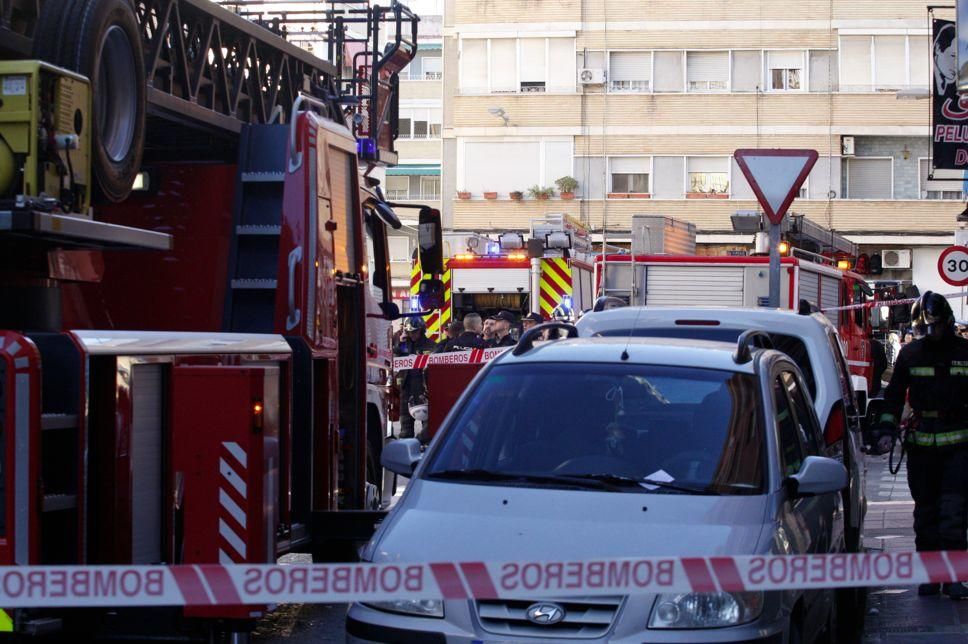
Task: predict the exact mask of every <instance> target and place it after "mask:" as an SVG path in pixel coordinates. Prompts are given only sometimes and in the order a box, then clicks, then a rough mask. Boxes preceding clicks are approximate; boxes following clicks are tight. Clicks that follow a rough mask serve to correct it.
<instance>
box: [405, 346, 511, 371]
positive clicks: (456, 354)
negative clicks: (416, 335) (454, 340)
mask: <svg viewBox="0 0 968 644" xmlns="http://www.w3.org/2000/svg"><path fill="white" fill-rule="evenodd" d="M509 348H510V347H496V348H493V349H470V350H469V351H449V352H447V353H421V354H418V355H415V356H403V357H402V358H394V359H393V370H394V371H402V370H404V369H423V368H424V367H427V366H428V365H432V364H483V363H485V362H490V361H491V360H493V359H494V358H496V357H498V356H499V355H501V354H502V353H504V352H505V351H507V350H508V349H509Z"/></svg>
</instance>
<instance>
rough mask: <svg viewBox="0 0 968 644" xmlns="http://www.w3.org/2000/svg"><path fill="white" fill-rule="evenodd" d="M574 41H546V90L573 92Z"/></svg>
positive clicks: (551, 39)
mask: <svg viewBox="0 0 968 644" xmlns="http://www.w3.org/2000/svg"><path fill="white" fill-rule="evenodd" d="M575 73H576V72H575V39H574V38H549V39H548V88H549V89H552V90H557V91H559V92H561V91H574V89H575Z"/></svg>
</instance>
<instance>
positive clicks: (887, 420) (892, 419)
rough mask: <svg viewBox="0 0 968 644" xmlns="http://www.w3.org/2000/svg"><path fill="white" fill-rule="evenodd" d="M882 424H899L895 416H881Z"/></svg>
mask: <svg viewBox="0 0 968 644" xmlns="http://www.w3.org/2000/svg"><path fill="white" fill-rule="evenodd" d="M880 422H882V423H894V424H895V425H896V424H897V418H895V416H894V414H881V418H880Z"/></svg>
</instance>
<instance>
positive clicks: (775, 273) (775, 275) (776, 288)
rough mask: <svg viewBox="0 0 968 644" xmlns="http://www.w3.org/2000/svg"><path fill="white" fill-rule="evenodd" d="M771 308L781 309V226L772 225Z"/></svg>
mask: <svg viewBox="0 0 968 644" xmlns="http://www.w3.org/2000/svg"><path fill="white" fill-rule="evenodd" d="M769 226H770V308H771V309H778V308H780V225H779V224H774V223H770V224H769Z"/></svg>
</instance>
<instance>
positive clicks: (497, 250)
mask: <svg viewBox="0 0 968 644" xmlns="http://www.w3.org/2000/svg"><path fill="white" fill-rule="evenodd" d="M487 254H488V255H500V254H501V243H500V242H496V241H490V242H487Z"/></svg>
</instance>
